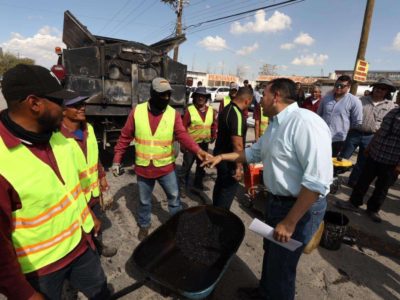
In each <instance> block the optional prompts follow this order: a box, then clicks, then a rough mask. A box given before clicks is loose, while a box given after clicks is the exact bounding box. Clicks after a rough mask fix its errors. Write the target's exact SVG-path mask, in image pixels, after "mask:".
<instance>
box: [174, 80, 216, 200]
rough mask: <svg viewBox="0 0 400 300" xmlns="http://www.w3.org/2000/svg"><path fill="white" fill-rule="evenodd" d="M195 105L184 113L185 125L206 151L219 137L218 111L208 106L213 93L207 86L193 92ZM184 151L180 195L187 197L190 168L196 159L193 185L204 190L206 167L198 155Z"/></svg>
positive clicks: (180, 175)
mask: <svg viewBox="0 0 400 300" xmlns="http://www.w3.org/2000/svg"><path fill="white" fill-rule="evenodd" d="M192 98H193V105H190V106H189V107H188V108H187V110H186V112H185V114H184V115H183V126H185V128H186V129H187V131H188V133H189V135H190V136H191V137H192V139H193V140H194V141H195V142H196V143H197V145H199V147H200V148H201V149H203V150H204V151H208V144H209V143H213V142H214V141H215V139H216V137H217V119H216V117H217V112H216V111H215V110H214V109H213V108H212V107H211V106H207V100H208V99H210V98H211V95H210V94H209V93H207V90H206V88H205V87H198V88H197V89H196V90H195V91H194V92H193V94H192ZM182 151H183V164H182V168H181V170H180V174H179V178H180V186H179V189H180V196H181V197H182V198H185V197H186V188H187V185H188V181H189V175H190V169H191V168H192V166H193V163H194V161H195V160H196V173H195V176H194V182H193V187H194V188H195V189H197V190H203V189H204V186H203V178H204V175H205V171H204V168H202V167H200V163H201V162H200V160H199V159H198V158H196V155H195V154H193V153H192V152H190V151H187V150H186V149H182Z"/></svg>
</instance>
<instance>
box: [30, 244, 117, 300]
mask: <svg viewBox="0 0 400 300" xmlns="http://www.w3.org/2000/svg"><path fill="white" fill-rule="evenodd" d="M66 279H68V280H69V282H70V283H71V285H72V286H73V287H74V288H76V289H78V290H79V291H81V292H82V293H83V294H84V295H85V296H86V297H88V298H89V299H99V300H103V299H108V298H109V297H110V291H109V290H108V288H107V279H106V276H105V275H104V271H103V268H102V267H101V262H100V258H99V255H98V254H97V252H95V251H93V250H92V249H88V250H87V251H86V252H85V253H84V254H82V255H81V256H79V257H78V258H76V259H75V260H74V261H73V262H72V263H70V264H69V265H68V266H66V267H64V268H62V269H61V270H58V271H56V272H53V273H50V274H47V275H44V276H40V277H32V278H28V281H29V283H30V284H31V285H32V287H33V288H34V289H35V290H36V291H38V292H40V293H42V294H43V295H44V296H45V297H46V299H51V300H57V299H61V293H62V288H63V283H64V280H66Z"/></svg>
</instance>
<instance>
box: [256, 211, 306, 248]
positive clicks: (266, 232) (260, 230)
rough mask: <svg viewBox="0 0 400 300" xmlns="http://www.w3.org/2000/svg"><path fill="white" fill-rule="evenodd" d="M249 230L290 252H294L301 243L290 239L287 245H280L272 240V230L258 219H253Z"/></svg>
mask: <svg viewBox="0 0 400 300" xmlns="http://www.w3.org/2000/svg"><path fill="white" fill-rule="evenodd" d="M249 229H250V230H251V231H254V232H255V233H257V234H259V235H261V236H262V237H264V238H266V239H267V240H269V241H271V242H273V243H275V244H278V245H279V246H282V247H283V248H286V249H288V250H290V251H294V250H296V249H297V248H299V247H300V246H301V245H303V243H301V242H299V241H296V240H294V239H290V240H289V241H288V242H287V243H281V242H278V241H277V240H275V239H274V228H273V227H271V226H269V225H267V224H265V223H264V222H261V221H260V220H259V219H257V218H255V219H254V220H253V222H251V224H250V226H249Z"/></svg>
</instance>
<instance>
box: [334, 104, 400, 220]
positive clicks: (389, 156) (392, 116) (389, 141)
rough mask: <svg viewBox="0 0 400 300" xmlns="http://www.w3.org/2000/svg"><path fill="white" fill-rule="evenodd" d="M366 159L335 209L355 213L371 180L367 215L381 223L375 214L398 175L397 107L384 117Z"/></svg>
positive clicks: (399, 117) (399, 124) (399, 132)
mask: <svg viewBox="0 0 400 300" xmlns="http://www.w3.org/2000/svg"><path fill="white" fill-rule="evenodd" d="M365 155H366V160H365V163H364V167H363V168H362V170H361V173H360V177H359V179H358V181H357V183H356V185H355V186H354V188H353V191H352V193H351V196H350V199H349V201H348V202H344V203H343V202H337V203H336V204H337V206H339V207H341V208H344V209H350V210H358V209H359V207H360V206H361V205H363V199H364V197H365V195H366V193H367V191H368V189H369V187H370V184H371V183H372V182H373V181H374V180H375V179H376V181H375V188H374V191H373V193H372V195H371V196H370V198H369V199H368V202H367V211H366V212H367V214H368V216H369V217H370V218H371V220H372V221H374V222H378V223H380V222H382V218H381V216H380V214H379V211H380V209H381V207H382V205H383V203H384V201H385V199H386V195H387V193H388V190H389V188H390V187H391V186H392V185H393V184H394V183H395V182H396V179H397V177H398V175H399V173H400V107H397V108H395V109H392V110H391V111H390V112H389V113H388V114H387V115H386V116H385V117H384V118H383V122H382V124H381V127H380V129H379V131H378V132H377V133H376V134H375V136H374V138H373V139H372V141H371V142H370V143H369V145H368V147H367V149H366V151H365Z"/></svg>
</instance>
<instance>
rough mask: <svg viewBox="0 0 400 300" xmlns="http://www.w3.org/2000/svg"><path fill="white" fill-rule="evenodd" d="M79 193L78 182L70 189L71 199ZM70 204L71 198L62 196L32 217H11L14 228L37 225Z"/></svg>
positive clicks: (76, 197) (80, 190)
mask: <svg viewBox="0 0 400 300" xmlns="http://www.w3.org/2000/svg"><path fill="white" fill-rule="evenodd" d="M80 193H82V189H81V185H80V184H78V185H77V186H76V187H74V188H73V190H72V191H71V194H72V197H73V199H72V200H73V201H74V200H76V199H78V197H79V195H80ZM71 204H72V201H71V199H70V198H69V197H68V196H64V197H63V198H62V199H61V201H59V202H58V203H57V204H56V205H54V206H52V207H50V208H49V209H48V210H46V211H45V212H44V213H42V214H40V215H38V216H36V217H34V218H13V224H14V228H15V229H19V228H31V227H36V226H39V225H41V224H43V223H45V222H46V221H48V220H49V219H51V218H54V217H55V216H57V215H58V214H60V213H62V212H63V211H65V210H66V209H67V207H68V206H70V205H71Z"/></svg>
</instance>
